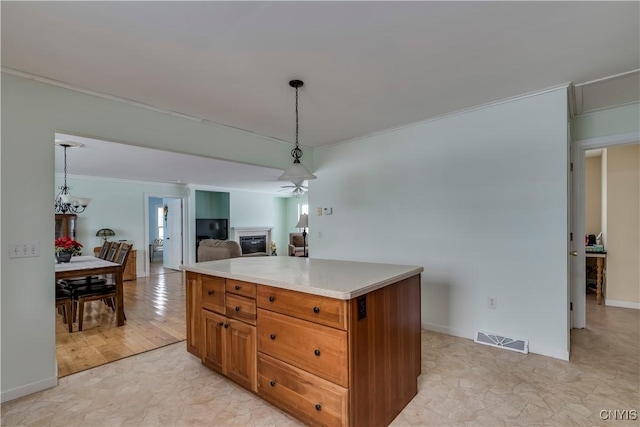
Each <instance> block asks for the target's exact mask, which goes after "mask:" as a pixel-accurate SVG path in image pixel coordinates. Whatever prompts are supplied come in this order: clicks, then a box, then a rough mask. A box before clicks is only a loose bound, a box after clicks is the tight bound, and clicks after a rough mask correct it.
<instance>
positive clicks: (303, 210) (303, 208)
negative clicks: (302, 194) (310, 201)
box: [298, 204, 309, 218]
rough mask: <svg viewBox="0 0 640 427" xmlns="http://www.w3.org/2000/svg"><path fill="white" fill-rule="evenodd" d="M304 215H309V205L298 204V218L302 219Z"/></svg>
mask: <svg viewBox="0 0 640 427" xmlns="http://www.w3.org/2000/svg"><path fill="white" fill-rule="evenodd" d="M302 214H307V215H309V205H302V204H298V218H300V215H302Z"/></svg>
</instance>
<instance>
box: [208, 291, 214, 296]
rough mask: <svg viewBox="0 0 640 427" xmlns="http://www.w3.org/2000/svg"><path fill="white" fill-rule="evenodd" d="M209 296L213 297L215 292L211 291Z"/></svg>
mask: <svg viewBox="0 0 640 427" xmlns="http://www.w3.org/2000/svg"><path fill="white" fill-rule="evenodd" d="M207 293H208V294H209V296H211V295H213V294H214V293H215V291H209V292H207Z"/></svg>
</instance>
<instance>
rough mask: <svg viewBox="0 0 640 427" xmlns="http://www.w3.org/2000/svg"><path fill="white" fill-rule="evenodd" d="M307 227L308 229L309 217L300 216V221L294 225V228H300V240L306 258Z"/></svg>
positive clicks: (305, 215)
mask: <svg viewBox="0 0 640 427" xmlns="http://www.w3.org/2000/svg"><path fill="white" fill-rule="evenodd" d="M307 227H309V215H308V214H300V219H299V220H298V223H297V224H296V228H302V240H303V242H304V255H303V256H305V257H306V256H307Z"/></svg>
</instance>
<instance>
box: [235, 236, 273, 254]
mask: <svg viewBox="0 0 640 427" xmlns="http://www.w3.org/2000/svg"><path fill="white" fill-rule="evenodd" d="M240 247H241V248H242V255H249V254H259V253H264V254H265V255H266V253H267V236H265V235H262V236H240Z"/></svg>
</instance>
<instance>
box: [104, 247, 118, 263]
mask: <svg viewBox="0 0 640 427" xmlns="http://www.w3.org/2000/svg"><path fill="white" fill-rule="evenodd" d="M119 249H120V244H119V243H116V242H113V243H112V244H111V247H110V248H109V252H108V253H107V257H106V258H105V259H106V260H107V261H111V262H115V259H116V256H117V255H118V250H119Z"/></svg>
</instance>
